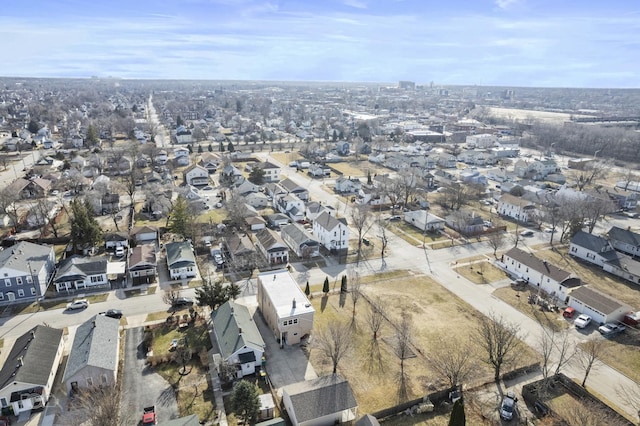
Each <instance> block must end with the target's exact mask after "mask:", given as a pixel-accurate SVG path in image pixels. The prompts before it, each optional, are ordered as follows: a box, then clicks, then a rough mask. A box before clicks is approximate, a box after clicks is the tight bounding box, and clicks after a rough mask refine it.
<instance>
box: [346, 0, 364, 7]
mask: <svg viewBox="0 0 640 426" xmlns="http://www.w3.org/2000/svg"><path fill="white" fill-rule="evenodd" d="M344 4H345V5H346V6H351V7H354V8H356V9H366V8H367V4H366V3H365V2H363V1H361V0H344Z"/></svg>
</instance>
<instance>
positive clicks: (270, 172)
mask: <svg viewBox="0 0 640 426" xmlns="http://www.w3.org/2000/svg"><path fill="white" fill-rule="evenodd" d="M256 167H261V168H262V171H263V172H264V181H265V182H278V181H279V180H280V167H278V166H276V165H275V164H273V163H270V162H268V161H265V162H264V163H261V164H260V165H258V166H256Z"/></svg>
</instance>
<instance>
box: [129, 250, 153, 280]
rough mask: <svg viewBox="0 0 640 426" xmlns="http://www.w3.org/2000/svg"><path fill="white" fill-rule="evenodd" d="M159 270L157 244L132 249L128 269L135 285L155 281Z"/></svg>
mask: <svg viewBox="0 0 640 426" xmlns="http://www.w3.org/2000/svg"><path fill="white" fill-rule="evenodd" d="M157 268H158V260H157V257H156V245H155V244H140V245H137V246H135V247H133V248H132V249H131V251H130V256H129V268H128V269H129V276H130V277H131V280H132V282H133V284H134V285H136V284H143V283H146V284H148V283H150V282H152V281H155V278H156V274H157Z"/></svg>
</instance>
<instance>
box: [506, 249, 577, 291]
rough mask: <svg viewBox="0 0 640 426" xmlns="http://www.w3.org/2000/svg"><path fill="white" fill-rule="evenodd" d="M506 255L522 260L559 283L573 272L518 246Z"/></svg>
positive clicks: (521, 261)
mask: <svg viewBox="0 0 640 426" xmlns="http://www.w3.org/2000/svg"><path fill="white" fill-rule="evenodd" d="M505 255H506V256H509V257H510V258H512V259H514V260H516V261H518V262H520V263H521V264H523V265H525V266H528V267H529V268H531V269H533V270H534V271H538V272H540V273H542V274H543V275H546V276H547V277H550V278H552V279H553V280H554V281H556V282H558V283H563V281H565V280H566V279H567V278H570V277H571V272H567V271H565V270H564V269H560V268H558V267H557V266H555V265H552V264H551V263H549V262H547V261H545V260H542V259H538V258H537V257H535V256H534V255H533V254H531V253H527V252H526V251H523V250H520V249H519V248H517V247H514V248H512V249H511V250H509V251H508V252H506V253H505Z"/></svg>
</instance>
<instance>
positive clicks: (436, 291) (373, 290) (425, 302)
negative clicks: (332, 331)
mask: <svg viewBox="0 0 640 426" xmlns="http://www.w3.org/2000/svg"><path fill="white" fill-rule="evenodd" d="M362 293H363V294H364V296H365V297H364V298H360V300H359V302H358V304H357V305H356V316H355V328H354V329H355V336H354V338H353V349H352V351H351V352H350V354H349V356H347V357H345V358H344V359H343V360H342V361H341V362H340V364H339V365H338V373H339V374H341V375H343V376H345V377H346V378H347V379H348V380H349V382H350V384H351V386H352V388H353V391H354V393H355V396H356V400H357V401H358V405H359V407H360V408H359V409H360V412H362V413H372V412H375V411H378V410H381V409H383V408H388V407H390V406H393V405H396V404H398V403H399V402H401V401H406V400H412V399H415V398H419V397H421V396H423V395H426V394H428V393H431V392H433V391H435V390H440V389H444V388H447V387H448V384H447V383H446V381H445V380H443V379H441V378H439V376H438V375H437V374H436V372H434V371H433V370H432V368H431V366H430V365H429V363H428V362H427V360H426V356H428V355H429V348H430V347H432V346H433V345H434V344H437V342H438V341H439V340H440V339H447V340H452V339H453V340H455V341H458V342H461V345H462V342H469V341H471V340H473V339H472V336H473V335H474V332H475V329H476V324H477V319H478V317H479V315H480V314H479V313H477V312H476V311H475V310H473V308H471V307H470V306H469V305H467V304H466V303H464V302H463V301H461V300H460V299H458V298H457V297H455V296H454V295H452V294H451V293H450V292H448V291H447V290H445V289H443V288H442V287H441V286H440V285H438V284H437V283H435V282H433V281H432V280H431V279H430V278H429V277H427V276H408V277H403V278H398V279H392V278H389V279H387V280H384V281H380V282H378V283H376V284H375V285H363V286H362ZM417 296H419V297H417ZM371 298H376V299H379V300H383V301H384V302H383V303H384V306H385V308H386V320H385V321H384V323H383V326H382V329H381V331H380V333H379V338H378V340H377V344H376V343H374V341H373V339H372V333H371V331H370V329H369V327H368V325H367V321H366V319H365V318H366V315H367V311H368V309H369V306H368V305H369V304H368V302H367V299H371ZM312 303H313V305H314V307H315V308H316V310H317V311H316V319H315V321H316V325H315V328H316V330H319V329H322V328H324V327H326V326H327V324H329V323H334V322H336V321H338V322H346V323H349V322H350V321H351V318H352V304H351V299H350V298H349V296H348V295H339V294H334V295H330V296H328V297H326V298H325V297H316V298H314V299H313V301H312ZM403 312H407V313H409V314H410V316H411V323H412V327H411V328H412V333H411V354H410V356H408V357H405V372H406V377H407V380H406V381H404V382H402V381H400V380H399V377H400V376H399V370H400V360H399V358H398V357H397V356H396V355H395V352H394V345H395V343H394V342H395V340H396V339H395V335H396V333H395V329H394V327H393V326H392V322H393V323H397V322H398V321H399V319H400V317H401V314H402V313H403ZM452 324H455V327H452ZM426 325H428V326H426ZM469 350H471V351H473V352H474V354H475V356H474V357H473V359H474V363H477V366H476V367H475V369H474V371H475V374H474V377H472V378H470V379H469V380H467V381H466V383H467V384H469V383H472V382H473V383H483V382H486V381H491V380H492V375H491V370H490V369H489V368H488V366H487V365H486V364H484V363H482V362H481V361H480V357H481V353H480V352H479V349H478V348H477V347H476V346H472V347H470V348H469ZM310 360H311V363H312V364H313V366H314V368H315V370H316V372H317V373H318V375H325V374H330V373H331V371H332V366H331V364H330V362H328V360H326V359H325V358H324V357H322V355H321V354H320V352H319V351H318V350H313V349H312V350H311V352H310ZM534 360H535V354H534V352H533V351H532V350H531V349H529V348H528V347H524V348H523V349H522V350H521V356H519V357H518V365H526V364H531V363H532V362H534ZM512 367H517V366H512ZM362 372H365V373H366V374H361V373H362Z"/></svg>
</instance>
